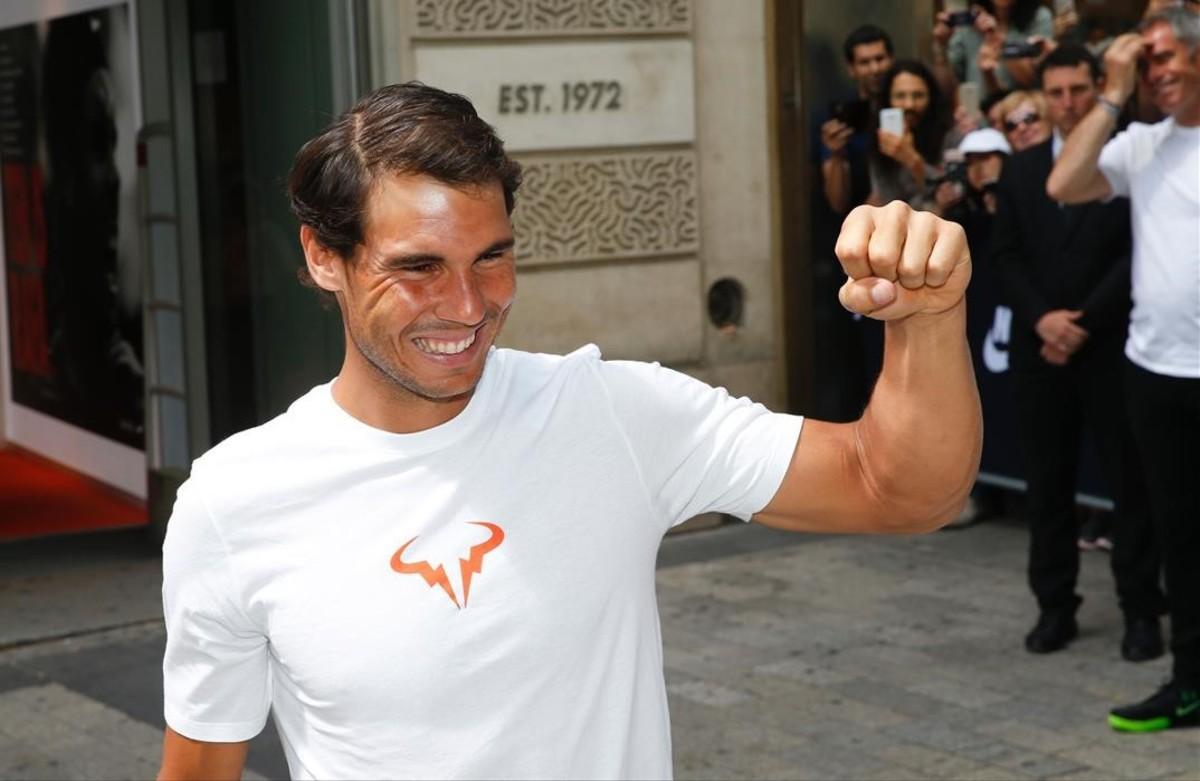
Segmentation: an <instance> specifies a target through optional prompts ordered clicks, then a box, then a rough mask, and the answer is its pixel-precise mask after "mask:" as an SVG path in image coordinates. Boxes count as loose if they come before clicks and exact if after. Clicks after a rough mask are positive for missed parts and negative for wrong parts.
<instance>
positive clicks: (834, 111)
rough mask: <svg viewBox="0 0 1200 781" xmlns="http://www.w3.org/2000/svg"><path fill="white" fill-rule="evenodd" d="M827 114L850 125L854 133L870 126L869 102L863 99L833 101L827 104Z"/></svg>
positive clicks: (864, 130)
mask: <svg viewBox="0 0 1200 781" xmlns="http://www.w3.org/2000/svg"><path fill="white" fill-rule="evenodd" d="M829 116H830V118H831V119H836V120H838V121H839V122H842V123H843V124H845V125H847V126H848V127H850V128H851V129H852V130H854V132H855V133H863V132H866V131H867V130H870V128H871V104H870V103H868V102H867V101H865V100H844V101H835V102H833V103H830V104H829Z"/></svg>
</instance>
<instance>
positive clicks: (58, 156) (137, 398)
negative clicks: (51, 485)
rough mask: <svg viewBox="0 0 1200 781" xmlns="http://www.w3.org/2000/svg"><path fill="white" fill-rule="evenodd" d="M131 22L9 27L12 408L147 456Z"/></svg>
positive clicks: (73, 20)
mask: <svg viewBox="0 0 1200 781" xmlns="http://www.w3.org/2000/svg"><path fill="white" fill-rule="evenodd" d="M131 24H132V19H131V14H130V9H129V7H128V5H127V4H125V3H120V4H115V5H107V6H104V7H99V8H92V9H89V10H85V11H83V12H79V13H71V14H67V15H63V16H59V17H56V18H53V19H47V20H39V21H35V22H31V23H27V24H21V25H14V26H8V27H6V28H5V29H0V197H2V199H3V225H4V228H3V230H4V261H5V262H4V267H5V283H6V284H5V287H6V288H7V302H6V303H7V307H6V308H7V317H8V323H7V325H8V337H9V344H8V348H9V361H8V363H9V373H10V374H9V388H10V394H11V399H12V401H13V402H14V403H15V404H19V405H22V406H24V407H27V408H29V409H32V410H35V411H36V412H38V413H41V414H42V415H45V416H48V417H50V418H53V419H54V420H56V421H60V422H62V423H65V424H68V425H70V426H73V427H76V428H79V429H83V430H84V431H87V432H90V433H92V434H95V435H97V436H99V437H102V438H104V439H107V440H111V441H114V442H118V443H121V444H122V445H126V446H129V447H132V448H135V449H137V450H143V449H144V441H145V437H144V431H143V426H144V416H143V393H144V392H143V370H142V355H143V353H142V325H141V324H142V301H141V278H142V274H141V266H140V257H139V252H138V237H137V200H136V197H137V196H136V192H137V191H136V181H135V177H136V158H135V150H136V143H135V137H134V136H135V132H136V126H137V118H136V112H137V103H136V101H137V84H136V78H135V71H134V67H133V62H134V58H133V52H132V46H133V41H132V37H131V30H130V25H131Z"/></svg>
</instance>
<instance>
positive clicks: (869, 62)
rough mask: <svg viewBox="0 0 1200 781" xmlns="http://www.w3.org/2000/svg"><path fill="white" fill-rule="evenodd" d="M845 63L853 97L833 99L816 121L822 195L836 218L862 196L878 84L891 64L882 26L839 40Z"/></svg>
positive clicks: (865, 187) (867, 27) (866, 188)
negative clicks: (855, 90)
mask: <svg viewBox="0 0 1200 781" xmlns="http://www.w3.org/2000/svg"><path fill="white" fill-rule="evenodd" d="M842 52H843V54H844V55H845V58H846V68H847V70H849V72H850V78H851V79H853V80H854V83H855V85H856V87H857V88H858V94H857V97H856V99H854V100H846V101H840V102H837V103H834V104H833V105H832V106H830V113H829V118H828V119H827V120H826V121H825V122H824V123H823V124H822V125H821V146H820V149H821V176H822V183H823V185H824V193H825V200H826V202H827V203H828V204H829V208H830V209H831V210H832V211H833V213H834V214H835V215H837V217H838V219H839V220H840V219H841V218H842V217H845V216H846V214H847V213H848V212H849V211H850V209H852V208H854V207H855V206H858V205H859V204H861V203H863V202H865V201H866V199H867V195H868V194H869V193H870V186H871V185H870V180H869V176H868V173H867V165H866V163H867V149H868V147H869V136H868V133H869V131H870V128H871V126H872V124H873V123H874V120H873V117H874V115H875V112H877V111H878V110H879V86H880V83H881V81H882V79H883V74H884V73H886V72H887V70H888V68H890V67H892V57H893V49H892V39H891V36H889V35H888V34H887V32H886V31H884V30H882V29H881V28H879V27H876V26H875V25H872V24H864V25H862V26H861V27H858V28H856V29H855V30H853V31H852V32H851V33H850V34H849V35H848V36H846V40H845V42H844V43H843V44H842Z"/></svg>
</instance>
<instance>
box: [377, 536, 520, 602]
mask: <svg viewBox="0 0 1200 781" xmlns="http://www.w3.org/2000/svg"><path fill="white" fill-rule="evenodd" d="M470 523H471V524H472V525H474V526H482V527H483V528H485V529H487V530H488V532H489V535H488V538H487V539H486V540H484V541H483V542H481V543H478V544H476V545H472V546H471V548H470V550H468V551H467V556H466V558H462V559H459V560H458V563H459V571H460V572H461V574H462V592H463V593H462V603H461V604H460V603H459V601H458V596H457V595H456V594H455V593H454V586H453V585H452V584H451V583H450V577H449V576H448V575H447V574H446V568H445V567H444V566H442V565H441V564H439V565H437V566H436V567H434V566H433V565H431V564H430V563H429V562H428V561H405V560H404V551H406V550H407V549H408V547H409V546H410V545H412V544H413V543H414V542H416V541H417V538H416V537H413V538H412V539H411V540H409V541H408V542H406V543H404V544H403V545H401V546H400V548H399V549H398V550H397V551H396V552H395V553H393V554H392V569H394V570H395V571H396V572H398V573H400V574H401V575H420V576H421V577H422V578H424V580H425V582H426V583H427V584H429V587H430V588H433V587H434V586H440V587H441V589H442V591H445V592H446V596H448V597H450V601H451V602H453V603H454V606H455V607H457V608H458V609H459V610H462V609H463V608H464V607H466V606H467V600H468V599H469V598H470V596H471V578H472V577H474V576H475V575H477V574H479V573H481V572H483V557H484V556H486V555H487V554H488V553H490V552H491V551H493V550H495V549H496V548H498V547H500V543H502V542H504V530H503V529H501V528H500V527H499V526H497V525H496V524H494V523H487V522H485V521H471V522H470Z"/></svg>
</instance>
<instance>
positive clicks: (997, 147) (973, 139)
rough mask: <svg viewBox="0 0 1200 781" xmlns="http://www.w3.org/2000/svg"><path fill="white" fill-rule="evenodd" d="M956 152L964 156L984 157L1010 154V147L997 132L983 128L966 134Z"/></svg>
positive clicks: (1002, 135) (1001, 134)
mask: <svg viewBox="0 0 1200 781" xmlns="http://www.w3.org/2000/svg"><path fill="white" fill-rule="evenodd" d="M958 151H959V152H960V153H962V154H964V155H986V154H990V153H992V152H1001V153H1003V154H1006V155H1011V154H1012V147H1011V146H1009V145H1008V140H1007V139H1005V138H1004V134H1003V133H1001V132H1000V131H999V130H994V129H993V128H990V127H985V128H983V129H981V130H972V131H971V132H970V133H967V134H966V135H965V136H964V137H963V140H962V142H961V143H959V145H958Z"/></svg>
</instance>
